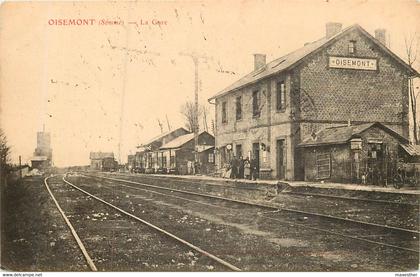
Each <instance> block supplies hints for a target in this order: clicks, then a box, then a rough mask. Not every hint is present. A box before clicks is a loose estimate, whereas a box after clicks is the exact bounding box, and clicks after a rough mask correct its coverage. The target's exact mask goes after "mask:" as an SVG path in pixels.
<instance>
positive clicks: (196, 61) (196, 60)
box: [179, 52, 208, 162]
mask: <svg viewBox="0 0 420 277" xmlns="http://www.w3.org/2000/svg"><path fill="white" fill-rule="evenodd" d="M179 54H180V55H181V56H186V57H190V58H191V59H192V60H193V63H194V100H195V101H194V125H195V126H193V128H194V157H195V159H194V160H195V162H198V129H199V124H198V90H199V87H198V82H199V80H198V65H199V61H200V59H204V60H205V61H206V60H207V59H208V57H206V56H204V55H198V54H197V53H185V52H181V53H179Z"/></svg>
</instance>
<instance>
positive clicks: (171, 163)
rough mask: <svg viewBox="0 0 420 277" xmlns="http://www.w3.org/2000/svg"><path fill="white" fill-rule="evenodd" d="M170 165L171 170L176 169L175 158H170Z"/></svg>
mask: <svg viewBox="0 0 420 277" xmlns="http://www.w3.org/2000/svg"><path fill="white" fill-rule="evenodd" d="M169 163H170V167H171V168H174V167H175V156H173V155H171V157H170V158H169Z"/></svg>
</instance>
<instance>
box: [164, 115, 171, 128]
mask: <svg viewBox="0 0 420 277" xmlns="http://www.w3.org/2000/svg"><path fill="white" fill-rule="evenodd" d="M165 116H166V123H168V131H170V130H171V125H170V124H169V119H168V115H167V114H165Z"/></svg>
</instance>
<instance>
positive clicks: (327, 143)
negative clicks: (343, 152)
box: [297, 140, 349, 148]
mask: <svg viewBox="0 0 420 277" xmlns="http://www.w3.org/2000/svg"><path fill="white" fill-rule="evenodd" d="M348 142H349V141H348V140H345V141H334V142H319V143H310V144H306V143H305V144H299V145H298V146H297V147H300V148H305V147H321V146H327V145H341V144H346V143H348Z"/></svg>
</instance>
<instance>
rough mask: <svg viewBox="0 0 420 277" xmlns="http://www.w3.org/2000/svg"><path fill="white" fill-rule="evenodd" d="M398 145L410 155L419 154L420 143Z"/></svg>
mask: <svg viewBox="0 0 420 277" xmlns="http://www.w3.org/2000/svg"><path fill="white" fill-rule="evenodd" d="M400 145H401V147H402V148H403V149H404V150H405V151H406V152H407V153H408V154H409V155H410V156H420V145H416V144H400Z"/></svg>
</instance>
